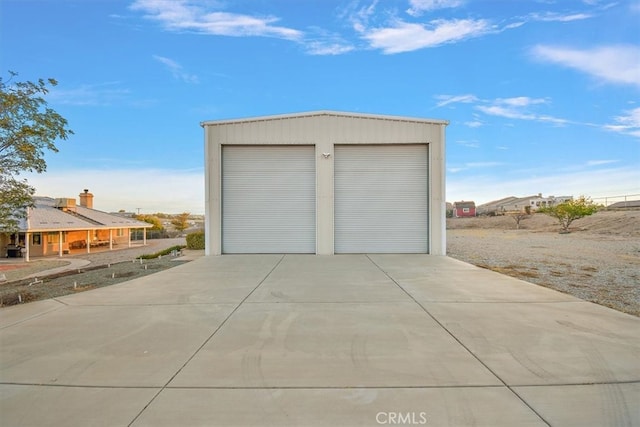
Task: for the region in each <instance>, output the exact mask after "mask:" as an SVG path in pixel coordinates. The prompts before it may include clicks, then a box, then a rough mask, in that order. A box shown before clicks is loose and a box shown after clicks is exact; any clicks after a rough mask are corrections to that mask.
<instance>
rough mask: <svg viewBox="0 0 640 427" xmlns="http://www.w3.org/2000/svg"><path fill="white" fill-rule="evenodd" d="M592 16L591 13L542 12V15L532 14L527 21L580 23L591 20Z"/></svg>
mask: <svg viewBox="0 0 640 427" xmlns="http://www.w3.org/2000/svg"><path fill="white" fill-rule="evenodd" d="M593 17H594V15H593V14H591V13H568V14H562V13H555V12H544V13H532V14H531V15H529V16H528V19H527V20H532V21H543V22H571V21H582V20H583V19H589V18H593Z"/></svg>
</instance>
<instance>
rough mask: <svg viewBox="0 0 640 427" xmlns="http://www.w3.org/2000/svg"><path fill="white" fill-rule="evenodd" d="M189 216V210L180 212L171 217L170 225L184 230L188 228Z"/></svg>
mask: <svg viewBox="0 0 640 427" xmlns="http://www.w3.org/2000/svg"><path fill="white" fill-rule="evenodd" d="M190 216H191V213H189V212H182V213H181V214H178V215H175V216H174V217H173V219H172V220H171V225H173V227H174V228H175V229H176V230H178V231H180V232H182V231H184V230H186V229H187V228H189V217H190Z"/></svg>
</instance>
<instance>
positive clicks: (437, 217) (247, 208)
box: [202, 111, 448, 255]
mask: <svg viewBox="0 0 640 427" xmlns="http://www.w3.org/2000/svg"><path fill="white" fill-rule="evenodd" d="M447 124H448V123H447V122H446V121H443V120H432V119H420V118H411V117H396V116H382V115H373V114H360V113H345V112H335V111H316V112H308V113H299V114H287V115H278V116H265V117H253V118H247V119H236V120H218V121H210V122H204V123H202V126H203V128H204V130H205V163H206V167H205V230H206V231H205V244H206V250H205V252H206V254H207V255H220V254H222V253H316V254H321V255H330V254H334V253H367V252H371V253H429V254H435V255H444V254H445V252H446V242H445V231H446V230H445V188H444V187H445V181H444V140H445V134H444V130H445V127H446V126H447Z"/></svg>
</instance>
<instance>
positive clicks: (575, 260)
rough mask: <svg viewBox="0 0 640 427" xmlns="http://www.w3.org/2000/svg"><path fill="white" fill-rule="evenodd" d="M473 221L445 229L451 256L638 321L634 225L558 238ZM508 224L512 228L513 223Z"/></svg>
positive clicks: (639, 250) (639, 251)
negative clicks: (594, 304)
mask: <svg viewBox="0 0 640 427" xmlns="http://www.w3.org/2000/svg"><path fill="white" fill-rule="evenodd" d="M605 216H606V215H605ZM609 217H612V215H610V216H609ZM628 218H629V216H627V217H626V219H627V220H628ZM632 218H635V217H633V216H632ZM598 219H599V220H602V218H598ZM605 219H606V218H605ZM624 220H625V219H624V218H622V219H621V221H624ZM474 221H475V222H476V226H475V227H473V228H471V227H469V228H466V227H465V228H457V229H449V230H447V252H448V255H449V256H451V257H453V258H457V259H459V260H462V261H466V262H469V263H471V264H475V265H477V266H480V267H484V268H488V269H491V270H494V271H498V272H500V273H503V274H507V275H509V276H513V277H517V278H519V279H523V280H526V281H529V282H532V283H535V284H538V285H541V286H545V287H548V288H552V289H555V290H558V291H560V292H564V293H567V294H570V295H573V296H576V297H578V298H581V299H584V300H587V301H592V302H595V303H597V304H601V305H604V306H607V307H611V308H613V309H616V310H619V311H622V312H625V313H629V314H633V315H635V316H640V239H638V237H637V232H638V231H640V228H639V227H638V224H639V223H638V222H637V220H636V222H631V223H627V224H626V227H624V229H623V231H622V232H620V233H619V234H614V232H612V231H611V227H610V228H609V231H606V230H603V229H600V228H598V229H593V230H589V229H575V230H574V231H573V232H572V233H570V234H559V233H557V232H550V231H536V230H531V229H520V230H513V229H511V230H505V229H495V228H483V227H482V223H481V222H482V220H481V219H478V218H476V219H474ZM491 221H493V222H494V223H495V222H496V220H494V219H491ZM468 224H469V223H467V224H465V225H468ZM506 224H510V225H511V226H513V222H511V223H508V222H507V223H506ZM529 225H531V223H530V224H529ZM545 227H546V225H545ZM512 228H513V227H512ZM619 228H620V229H622V227H619ZM629 230H631V231H629ZM617 232H618V231H617V230H616V233H617Z"/></svg>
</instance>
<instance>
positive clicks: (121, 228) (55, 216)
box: [0, 190, 153, 261]
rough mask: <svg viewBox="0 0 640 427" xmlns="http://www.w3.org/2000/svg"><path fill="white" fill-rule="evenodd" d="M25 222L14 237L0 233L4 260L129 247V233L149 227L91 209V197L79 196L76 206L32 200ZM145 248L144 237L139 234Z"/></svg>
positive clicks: (45, 199) (69, 200)
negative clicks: (32, 203)
mask: <svg viewBox="0 0 640 427" xmlns="http://www.w3.org/2000/svg"><path fill="white" fill-rule="evenodd" d="M34 202H35V206H34V207H30V208H28V212H27V218H26V219H23V220H21V221H20V224H19V230H18V232H16V233H0V254H2V256H6V257H25V258H26V259H27V261H28V260H29V257H30V256H49V255H57V256H63V255H64V254H72V253H90V252H91V250H92V249H98V248H100V249H102V250H106V249H108V250H113V249H115V248H116V247H120V248H121V247H130V246H131V245H132V242H131V235H132V231H133V230H146V229H147V228H151V227H153V225H152V224H149V223H146V222H142V221H137V220H135V219H133V218H127V217H124V216H121V215H114V214H109V213H106V212H102V211H99V210H96V209H93V194H91V193H89V190H85V191H84V192H83V193H80V205H77V204H76V199H73V198H58V199H54V198H51V197H35V198H34ZM142 235H143V238H142V244H146V233H142Z"/></svg>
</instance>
